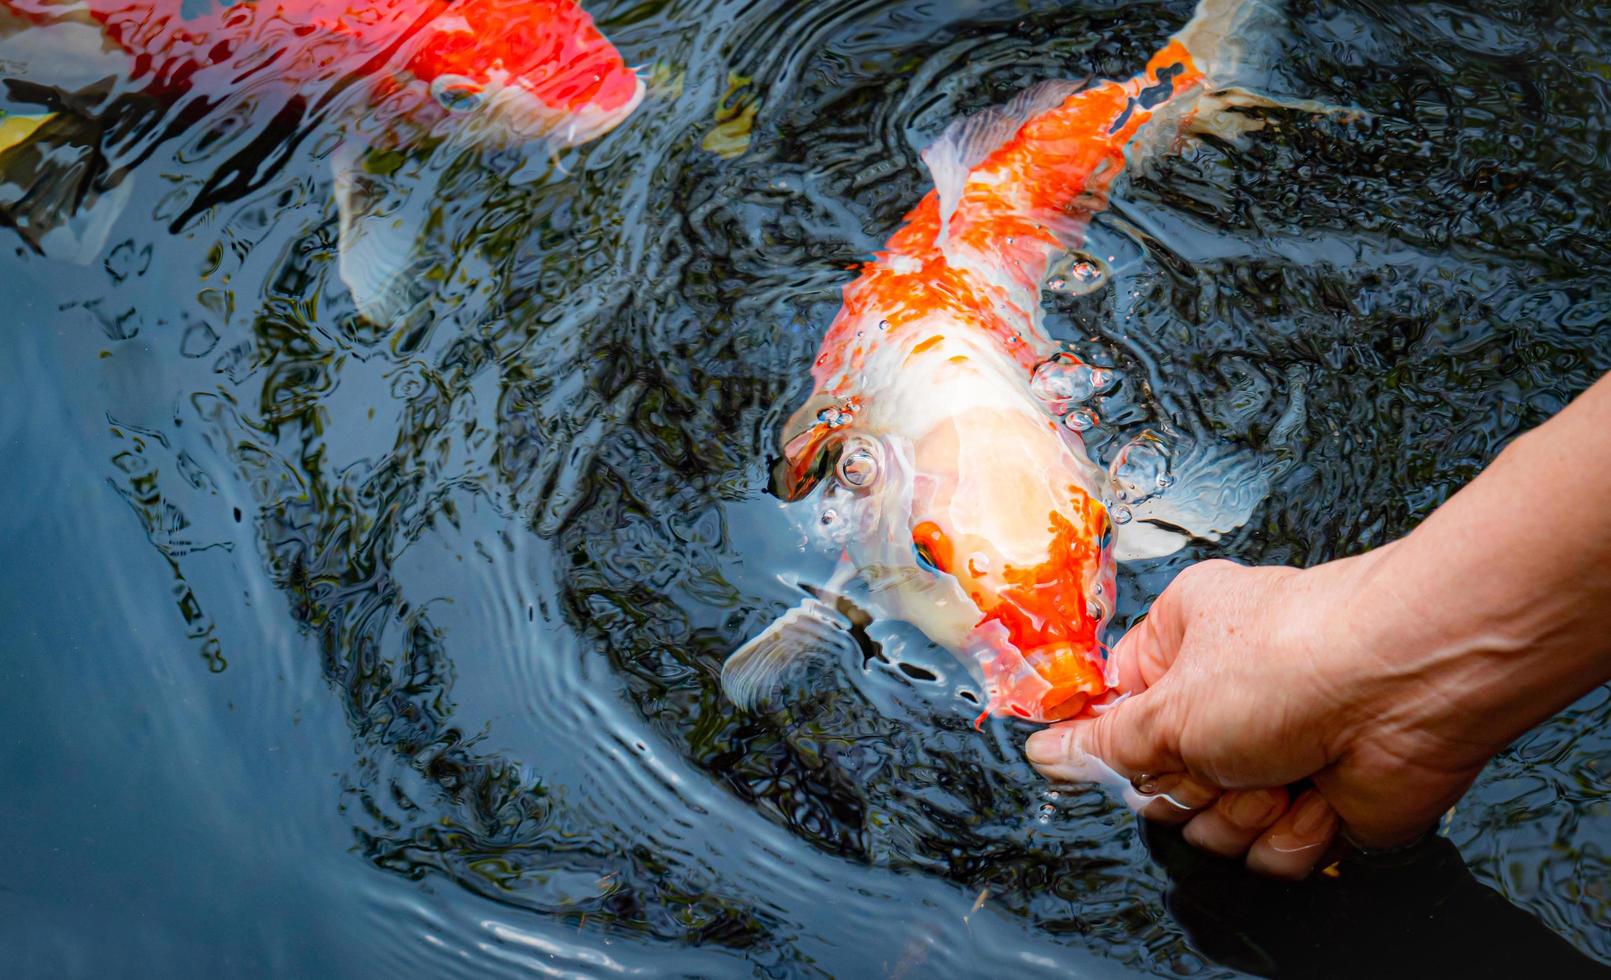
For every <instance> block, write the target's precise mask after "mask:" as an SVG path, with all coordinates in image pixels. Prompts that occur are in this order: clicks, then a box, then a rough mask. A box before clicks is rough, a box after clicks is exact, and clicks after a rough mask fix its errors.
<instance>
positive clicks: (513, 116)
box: [0, 0, 643, 143]
mask: <svg viewBox="0 0 1611 980" xmlns="http://www.w3.org/2000/svg"><path fill="white" fill-rule="evenodd" d="M188 7H189V5H188V4H185V3H182V2H181V0H84V2H83V3H81V4H61V3H58V2H53V0H0V9H3V10H5V11H9V12H11V13H13V14H15V15H18V16H20V17H21V18H22V19H23V20H25V21H29V22H33V23H37V24H41V25H48V24H54V23H62V22H77V23H86V22H87V23H91V24H93V25H96V26H97V27H98V28H99V31H100V33H101V35H102V37H103V38H104V41H105V42H106V43H108V44H109V45H111V46H114V47H116V48H119V49H121V50H122V51H123V52H124V53H125V54H126V55H127V58H128V64H127V68H126V70H125V71H124V72H123V73H122V74H123V75H124V77H126V79H127V81H128V83H129V84H131V85H132V86H134V87H137V88H141V89H144V90H146V91H150V92H154V93H160V94H167V95H170V96H179V95H186V94H196V95H201V96H204V97H212V98H219V97H222V96H224V95H227V94H228V93H230V92H232V91H234V90H236V89H239V88H242V87H244V86H248V85H253V86H259V87H261V86H262V85H263V84H264V83H267V84H269V85H270V86H273V87H278V88H280V89H282V90H284V91H285V92H286V93H288V94H292V95H299V96H301V97H303V98H305V99H308V100H316V99H317V98H318V97H320V96H322V95H323V94H324V93H325V92H326V91H327V90H330V89H332V88H338V87H345V86H347V85H349V84H351V83H354V82H356V83H358V84H360V85H364V86H367V87H368V89H369V93H368V98H367V99H366V100H365V106H364V109H365V111H366V112H369V113H379V114H381V115H382V117H383V118H384V117H393V116H397V117H408V118H410V119H411V120H412V121H414V122H415V123H416V124H420V125H424V126H427V127H429V126H431V125H433V124H435V123H437V122H439V121H441V120H443V119H448V118H452V117H463V116H466V115H468V114H471V113H477V114H482V115H497V116H498V117H499V127H498V128H500V129H501V130H503V131H504V133H505V134H507V135H513V136H517V137H521V138H528V139H529V138H532V137H536V136H554V137H557V138H559V139H560V140H562V141H564V142H567V143H575V142H580V141H583V140H586V139H589V138H591V137H593V136H597V135H599V134H600V133H602V132H605V131H607V130H608V129H609V128H610V127H611V126H613V125H615V124H616V123H618V122H620V121H621V119H623V118H625V116H626V115H627V114H628V113H630V112H631V111H632V109H633V107H634V106H636V105H637V104H638V101H639V100H640V99H642V97H643V82H642V79H641V78H639V76H638V75H637V73H636V72H634V71H632V70H631V69H630V68H628V67H627V66H626V64H625V63H624V62H623V61H622V59H621V55H620V53H619V52H617V51H616V49H615V47H614V46H613V45H611V44H610V42H609V41H608V40H606V39H605V38H604V36H603V35H602V34H600V33H599V31H598V29H597V28H596V27H594V26H593V20H592V18H591V17H589V16H588V14H587V12H586V11H585V10H583V9H582V8H581V7H580V6H578V5H577V3H576V2H575V0H513V2H507V0H255V2H249V3H235V4H230V5H223V4H219V5H216V6H213V7H211V8H210V9H204V10H201V11H198V12H195V13H190V12H188V10H187V8H188ZM41 67H45V66H41Z"/></svg>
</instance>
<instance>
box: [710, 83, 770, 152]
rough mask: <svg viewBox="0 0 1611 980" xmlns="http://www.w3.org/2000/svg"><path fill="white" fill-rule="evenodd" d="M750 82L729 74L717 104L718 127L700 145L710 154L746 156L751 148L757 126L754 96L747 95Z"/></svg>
mask: <svg viewBox="0 0 1611 980" xmlns="http://www.w3.org/2000/svg"><path fill="white" fill-rule="evenodd" d="M750 81H751V80H750V79H749V78H746V77H745V76H743V75H736V74H733V73H732V72H728V74H727V92H726V93H725V94H723V95H722V100H721V102H719V103H717V105H716V128H715V129H712V130H711V131H710V132H709V133H706V134H705V139H704V140H703V141H702V142H701V143H700V144H699V145H700V146H701V147H703V148H704V149H705V150H706V151H707V152H710V153H714V154H716V155H717V156H719V157H721V158H722V159H723V160H731V159H733V158H734V157H739V156H743V155H744V151H745V150H748V149H749V148H750V129H751V127H753V126H754V125H755V110H756V109H758V108H760V106H759V105H757V103H756V98H755V93H754V92H747V91H745V89H747V88H748V87H749V84H750Z"/></svg>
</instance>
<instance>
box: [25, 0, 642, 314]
mask: <svg viewBox="0 0 1611 980" xmlns="http://www.w3.org/2000/svg"><path fill="white" fill-rule="evenodd" d="M186 6H188V5H186V4H183V3H181V2H180V0H84V2H83V3H82V4H80V5H75V6H71V7H63V6H62V5H59V4H56V3H52V2H48V0H0V23H3V20H4V18H3V15H4V14H7V13H9V14H11V15H12V17H13V19H16V18H20V19H22V20H23V21H25V22H28V23H32V24H35V25H40V26H42V27H49V26H55V27H61V26H66V27H72V28H76V29H77V31H78V33H79V34H81V35H82V34H83V32H84V28H85V27H86V25H87V26H89V27H93V28H96V29H97V30H96V32H95V34H94V35H93V36H92V37H91V38H90V39H89V40H88V41H87V42H85V41H84V40H83V39H82V38H80V40H79V43H78V45H77V46H78V49H79V52H81V54H82V55H83V57H84V58H93V59H99V60H100V61H102V62H108V58H107V56H108V55H111V56H113V57H114V58H116V57H117V56H121V59H120V60H119V61H113V62H108V63H107V66H106V68H105V69H104V73H105V74H106V75H111V76H115V77H119V78H122V79H124V80H125V82H126V84H127V85H128V86H132V87H134V88H137V89H140V90H143V91H144V92H146V93H148V94H151V95H154V96H158V97H162V98H167V99H177V98H180V97H186V96H196V97H202V98H212V99H218V98H223V97H224V96H226V95H228V94H230V93H232V92H237V91H239V90H241V89H242V88H245V87H248V86H250V87H252V88H253V90H254V91H256V92H273V93H278V94H279V97H280V98H282V99H284V100H286V101H289V100H290V99H293V98H295V99H301V100H302V101H303V102H304V103H306V104H310V105H317V104H320V103H322V102H324V101H326V100H328V99H331V98H334V97H335V96H336V95H338V94H340V93H342V92H343V91H344V90H345V89H346V88H347V87H348V86H351V85H358V86H362V88H363V92H362V97H361V98H358V99H356V100H354V102H353V104H354V105H355V108H356V115H357V117H358V118H356V119H355V120H354V122H355V123H357V124H361V127H362V128H363V130H364V131H365V132H369V133H378V134H389V135H383V136H381V137H380V138H381V139H389V140H395V141H399V142H404V143H406V142H408V141H409V140H411V139H415V138H417V137H429V136H432V135H436V136H444V135H451V136H453V137H456V138H457V139H458V140H459V141H460V142H461V143H473V144H478V145H491V146H502V145H509V144H515V143H528V142H532V141H537V140H543V141H548V142H550V143H553V144H556V145H558V146H572V145H576V144H580V143H583V142H586V141H588V140H591V139H593V138H595V137H597V136H600V135H602V134H604V133H606V132H608V131H609V130H610V129H612V128H614V127H615V126H616V125H617V124H619V123H620V122H621V121H622V120H623V119H625V118H626V117H627V116H628V115H629V114H630V113H631V112H632V111H633V109H634V108H636V106H637V105H638V103H639V102H640V101H641V100H642V98H643V95H644V83H643V79H642V78H641V77H640V76H639V75H638V74H637V72H635V71H633V70H632V69H630V68H628V67H627V65H626V64H625V63H624V61H623V60H622V58H621V55H620V53H619V52H618V51H616V49H615V47H614V46H613V45H611V44H610V42H609V41H608V40H606V39H605V37H604V36H603V35H602V34H601V33H599V31H598V29H597V28H596V27H595V26H594V25H593V21H592V18H591V17H590V16H589V15H588V14H587V12H586V11H585V10H583V9H582V8H581V7H580V6H579V5H578V4H577V3H576V2H575V0H452V2H450V0H255V2H242V3H235V4H231V5H229V6H223V5H218V6H214V7H212V8H211V9H208V10H206V11H205V12H203V13H199V14H195V15H191V16H187V15H186V13H185V10H184V8H185V7H186ZM63 60H64V59H62V58H52V57H49V56H41V58H40V59H37V62H36V60H35V59H29V61H28V62H27V64H28V66H29V71H30V73H31V72H33V70H34V69H35V68H37V69H38V71H39V73H40V74H49V73H50V72H51V71H52V69H53V68H54V67H56V65H55V64H53V62H55V63H59V62H61V61H63ZM385 148H389V147H386V146H380V147H374V146H370V147H359V148H353V149H350V150H349V151H348V152H346V153H344V154H339V155H338V156H337V157H336V162H335V165H336V170H337V172H336V184H337V188H336V189H337V195H338V201H339V203H341V205H342V226H343V233H344V239H346V238H349V237H353V236H354V235H355V234H356V227H357V224H358V222H359V220H360V219H361V218H362V217H363V216H364V215H363V208H362V207H359V206H356V205H354V204H353V203H352V201H351V192H352V191H353V190H354V188H356V187H359V186H360V185H361V181H359V180H354V179H352V175H353V173H354V172H357V171H359V170H361V169H362V165H363V158H364V156H365V154H366V153H367V152H368V150H370V149H385ZM344 243H345V242H344ZM409 244H412V242H410V243H409ZM369 251H370V252H374V251H376V250H375V249H373V248H371V249H370V250H369ZM342 255H343V259H344V262H343V265H344V266H353V267H355V266H357V265H359V264H363V265H368V264H371V263H373V262H377V261H379V258H378V257H376V256H373V255H371V256H369V257H368V259H366V262H365V263H355V262H353V261H352V260H351V256H350V255H349V254H348V250H347V249H343V252H342ZM391 264H392V265H396V263H395V262H392V263H391ZM394 275H395V273H394V272H393V273H382V274H378V275H375V274H371V273H369V272H367V271H366V272H363V273H359V272H356V271H353V270H349V269H348V268H344V269H343V277H344V278H347V279H348V280H349V286H353V285H354V282H353V280H354V279H355V278H362V279H366V280H371V279H372V280H375V282H367V281H366V282H365V284H364V286H363V287H362V288H355V289H354V293H355V294H357V293H359V292H364V293H368V294H378V293H381V292H383V291H384V286H385V284H386V283H387V282H389V281H390V279H392V278H394ZM355 298H357V299H359V306H360V309H362V308H363V306H364V305H365V303H364V302H363V299H362V298H360V297H358V296H356V295H355Z"/></svg>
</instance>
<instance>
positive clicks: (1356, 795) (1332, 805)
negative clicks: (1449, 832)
mask: <svg viewBox="0 0 1611 980" xmlns="http://www.w3.org/2000/svg"><path fill="white" fill-rule="evenodd" d="M1390 550H1391V546H1390V548H1388V549H1381V550H1379V551H1377V552H1373V553H1371V554H1370V555H1365V556H1361V557H1358V558H1351V559H1345V560H1343V561H1338V562H1333V563H1331V564H1329V565H1322V566H1319V567H1317V568H1314V569H1309V570H1305V571H1300V570H1298V569H1294V568H1280V567H1266V568H1247V567H1243V566H1240V565H1236V564H1233V563H1231V562H1227V561H1213V562H1205V563H1203V564H1199V565H1195V566H1192V567H1190V568H1187V569H1186V570H1185V571H1184V572H1182V573H1181V574H1180V576H1179V577H1177V578H1176V579H1175V581H1174V582H1173V583H1172V584H1171V585H1170V586H1169V588H1168V589H1167V590H1165V592H1164V593H1163V595H1162V596H1160V597H1159V599H1158V601H1157V602H1156V603H1155V604H1154V605H1153V607H1152V610H1151V612H1150V614H1149V615H1148V616H1147V618H1146V619H1145V620H1143V621H1142V622H1141V623H1140V624H1138V625H1137V626H1136V627H1135V628H1134V629H1132V630H1131V631H1130V632H1129V633H1128V634H1126V635H1125V637H1124V638H1123V639H1122V640H1121V641H1120V642H1119V643H1118V645H1117V646H1116V648H1115V649H1114V652H1113V656H1114V658H1115V659H1116V662H1117V668H1118V673H1119V687H1120V690H1121V691H1124V692H1128V693H1129V694H1130V696H1129V697H1128V698H1126V699H1124V700H1122V701H1120V702H1119V703H1118V704H1116V705H1114V706H1113V707H1112V708H1110V709H1109V710H1108V711H1107V712H1106V713H1104V714H1102V715H1100V716H1098V717H1096V718H1094V719H1078V720H1075V721H1071V722H1065V723H1063V724H1061V725H1058V726H1055V727H1053V728H1049V729H1046V730H1044V731H1041V732H1036V733H1035V734H1034V735H1032V736H1030V739H1029V743H1028V746H1027V752H1028V755H1029V758H1030V761H1031V762H1032V763H1033V764H1034V765H1035V766H1036V767H1037V768H1039V769H1040V770H1041V772H1042V773H1044V774H1045V775H1046V776H1048V777H1050V778H1053V779H1079V778H1081V777H1082V776H1084V775H1085V774H1086V772H1087V767H1086V765H1085V760H1084V759H1083V758H1082V757H1083V756H1086V755H1094V756H1096V757H1097V758H1099V759H1101V760H1103V761H1105V762H1106V763H1107V764H1108V765H1109V766H1111V767H1113V768H1114V769H1116V770H1117V771H1118V772H1119V773H1120V775H1122V776H1124V777H1125V778H1127V779H1130V780H1131V781H1132V783H1133V784H1134V785H1135V786H1136V788H1137V790H1138V792H1140V793H1142V794H1144V795H1165V796H1166V797H1167V798H1161V799H1155V800H1153V801H1152V802H1150V803H1149V804H1147V806H1146V807H1145V809H1144V810H1143V813H1144V815H1145V816H1147V817H1148V818H1149V819H1156V820H1162V821H1165V822H1172V823H1184V824H1185V836H1186V839H1187V840H1188V841H1190V842H1191V843H1193V844H1194V845H1196V846H1198V847H1200V848H1202V849H1204V850H1207V851H1212V852H1214V853H1217V854H1221V855H1225V856H1228V857H1239V856H1243V855H1245V856H1246V861H1247V864H1248V866H1249V867H1250V868H1252V869H1253V870H1255V871H1259V872H1262V873H1266V874H1272V875H1277V876H1281V877H1289V878H1301V877H1303V876H1305V875H1307V874H1308V873H1309V872H1310V871H1311V870H1312V869H1313V868H1314V866H1315V864H1316V862H1317V861H1318V860H1319V859H1320V858H1321V857H1322V856H1323V855H1324V854H1325V853H1326V850H1327V845H1329V844H1330V843H1331V841H1332V839H1333V837H1334V835H1335V834H1336V833H1337V832H1338V830H1339V826H1342V827H1346V828H1347V830H1348V833H1349V835H1350V837H1351V838H1352V839H1353V840H1355V841H1356V842H1357V843H1360V844H1363V845H1367V846H1390V845H1395V844H1399V843H1403V842H1405V841H1407V840H1412V839H1414V838H1415V837H1416V836H1418V835H1419V834H1421V833H1422V832H1424V831H1425V830H1427V829H1428V828H1429V827H1431V826H1432V825H1433V824H1434V823H1435V822H1436V821H1437V819H1438V816H1439V815H1440V814H1441V813H1443V812H1444V811H1445V810H1447V809H1448V807H1449V806H1450V805H1451V804H1452V803H1453V802H1454V801H1455V800H1456V799H1458V798H1459V796H1460V795H1461V794H1462V793H1463V792H1465V790H1466V788H1467V787H1468V786H1469V785H1470V784H1471V781H1472V780H1473V779H1474V778H1475V777H1476V775H1477V773H1478V772H1479V771H1480V770H1481V768H1482V765H1483V763H1485V762H1486V761H1487V759H1488V758H1489V757H1490V756H1491V755H1492V754H1493V752H1494V751H1496V750H1497V749H1498V748H1499V747H1501V746H1502V745H1503V742H1501V743H1499V744H1497V745H1495V744H1491V743H1490V740H1483V739H1477V740H1475V741H1473V740H1472V739H1471V735H1470V732H1469V730H1468V729H1469V726H1468V725H1466V724H1465V723H1464V720H1462V719H1458V718H1457V719H1455V723H1454V724H1449V723H1448V721H1447V719H1445V718H1443V717H1442V716H1441V712H1440V711H1439V710H1438V709H1441V708H1443V707H1446V706H1447V705H1448V704H1449V702H1450V698H1449V697H1448V695H1447V692H1445V691H1440V690H1438V689H1437V687H1438V685H1440V684H1441V683H1442V682H1443V679H1444V674H1443V673H1442V672H1439V671H1437V670H1436V669H1435V667H1436V663H1435V660H1432V661H1429V662H1428V664H1426V665H1413V666H1412V665H1410V664H1408V663H1407V662H1406V661H1404V660H1403V659H1402V658H1396V657H1394V656H1392V655H1391V654H1390V652H1389V651H1386V650H1383V649H1373V648H1372V645H1371V643H1370V642H1369V640H1370V638H1371V637H1372V636H1374V635H1375V634H1374V633H1373V631H1370V630H1365V629H1361V628H1360V626H1359V624H1360V622H1361V620H1362V617H1368V616H1370V615H1372V613H1373V612H1374V611H1373V610H1372V609H1371V608H1370V607H1369V606H1359V605H1357V604H1355V597H1356V596H1358V595H1359V594H1360V592H1361V586H1362V585H1365V584H1367V583H1368V582H1369V581H1370V580H1371V578H1372V576H1373V573H1374V572H1375V571H1376V568H1377V566H1379V565H1380V564H1381V562H1382V561H1383V560H1384V559H1385V558H1386V557H1387V553H1388V552H1389V551H1390ZM1303 779H1308V780H1310V781H1311V782H1312V788H1310V789H1308V790H1306V791H1304V792H1303V793H1301V794H1299V795H1298V796H1297V797H1296V798H1292V797H1291V796H1290V795H1289V793H1288V791H1287V789H1286V787H1287V786H1288V785H1289V784H1291V783H1294V782H1297V781H1299V780H1303ZM1149 784H1150V785H1149ZM1171 801H1172V802H1171Z"/></svg>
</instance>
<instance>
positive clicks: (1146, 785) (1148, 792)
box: [1125, 772, 1220, 826]
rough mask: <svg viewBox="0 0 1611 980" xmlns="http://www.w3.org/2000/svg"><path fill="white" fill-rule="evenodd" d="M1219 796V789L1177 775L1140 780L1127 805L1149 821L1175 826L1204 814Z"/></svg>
mask: <svg viewBox="0 0 1611 980" xmlns="http://www.w3.org/2000/svg"><path fill="white" fill-rule="evenodd" d="M1219 794H1220V791H1219V789H1218V787H1214V786H1210V785H1208V784H1207V783H1204V782H1201V781H1199V780H1197V779H1194V778H1192V777H1191V776H1189V775H1187V774H1185V773H1179V772H1177V773H1170V774H1169V775H1167V776H1157V777H1148V778H1144V779H1141V780H1138V781H1137V782H1135V783H1134V784H1132V789H1131V790H1130V791H1129V792H1127V793H1126V794H1125V802H1127V803H1129V804H1130V807H1131V809H1134V810H1135V811H1136V812H1138V813H1140V814H1141V815H1142V816H1143V817H1145V818H1146V819H1148V820H1151V821H1153V822H1155V823H1162V824H1169V825H1171V826H1175V825H1178V824H1183V823H1185V822H1186V821H1188V820H1190V819H1192V818H1193V817H1195V816H1196V815H1197V814H1199V813H1201V812H1202V811H1203V810H1204V809H1205V808H1206V807H1208V806H1210V805H1211V804H1212V803H1213V802H1214V801H1215V800H1216V799H1218V798H1219Z"/></svg>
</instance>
